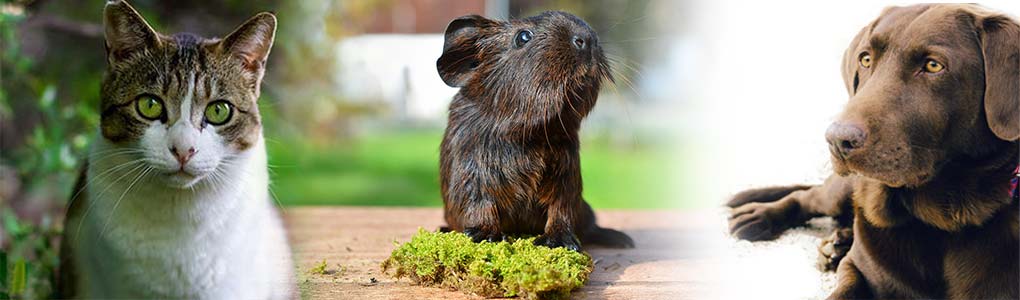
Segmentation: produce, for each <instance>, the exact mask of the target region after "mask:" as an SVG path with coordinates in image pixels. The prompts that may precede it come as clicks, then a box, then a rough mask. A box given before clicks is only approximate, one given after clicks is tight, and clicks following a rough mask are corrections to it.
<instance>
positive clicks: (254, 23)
mask: <svg viewBox="0 0 1020 300" xmlns="http://www.w3.org/2000/svg"><path fill="white" fill-rule="evenodd" d="M275 36H276V16H274V15H273V14H272V13H268V12H263V13H259V14H257V15H255V16H254V17H251V19H248V21H245V22H244V24H241V26H240V27H237V29H235V30H234V32H232V33H230V35H227V37H225V38H223V41H221V42H220V47H221V48H220V49H222V51H227V52H228V53H230V54H231V55H234V56H236V57H238V58H240V59H241V61H243V62H244V67H245V69H248V70H250V71H253V72H258V71H261V70H263V68H264V67H265V63H266V58H268V57H269V49H270V48H272V47H273V38H274V37H275Z"/></svg>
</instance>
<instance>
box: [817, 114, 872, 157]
mask: <svg viewBox="0 0 1020 300" xmlns="http://www.w3.org/2000/svg"><path fill="white" fill-rule="evenodd" d="M867 139H868V133H867V132H866V131H864V129H863V128H861V126H858V125H856V124H851V123H843V122H835V123H832V125H829V129H827V130H825V140H827V141H828V142H829V147H830V149H833V150H835V151H839V154H840V155H841V156H846V155H847V154H850V152H853V151H854V150H856V149H860V148H861V146H864V141H866V140H867Z"/></svg>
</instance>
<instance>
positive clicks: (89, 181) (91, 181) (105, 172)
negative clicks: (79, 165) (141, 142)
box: [68, 159, 144, 206]
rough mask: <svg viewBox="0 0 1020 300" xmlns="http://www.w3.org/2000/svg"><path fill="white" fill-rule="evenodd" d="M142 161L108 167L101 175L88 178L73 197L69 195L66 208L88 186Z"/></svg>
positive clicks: (137, 160)
mask: <svg viewBox="0 0 1020 300" xmlns="http://www.w3.org/2000/svg"><path fill="white" fill-rule="evenodd" d="M143 160H144V159H136V160H132V161H128V162H125V163H122V164H119V165H116V166H113V167H110V168H109V169H107V170H106V171H103V172H102V173H99V175H96V176H95V177H91V178H89V179H88V180H87V181H85V184H83V185H82V186H81V188H80V189H78V190H77V191H75V192H74V194H73V195H71V198H69V199H70V201H71V202H70V203H68V206H70V205H71V204H73V203H74V200H75V199H77V198H78V195H81V193H82V192H84V191H85V190H86V189H87V188H88V187H89V185H91V184H93V183H95V181H96V180H99V179H100V178H103V177H106V176H111V175H109V174H110V173H111V172H115V171H117V170H119V169H123V168H126V167H127V166H130V165H132V164H135V163H140V162H142V161H143ZM86 177H87V176H86Z"/></svg>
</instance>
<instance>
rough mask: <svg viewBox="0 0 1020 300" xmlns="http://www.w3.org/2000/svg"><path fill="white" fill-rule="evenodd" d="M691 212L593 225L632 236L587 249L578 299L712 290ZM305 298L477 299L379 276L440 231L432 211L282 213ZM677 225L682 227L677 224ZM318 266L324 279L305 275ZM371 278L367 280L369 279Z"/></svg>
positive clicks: (636, 214) (611, 217)
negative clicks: (616, 245)
mask: <svg viewBox="0 0 1020 300" xmlns="http://www.w3.org/2000/svg"><path fill="white" fill-rule="evenodd" d="M714 215H715V214H706V213H698V212H681V211H607V212H599V213H598V218H599V223H600V224H602V225H603V226H606V227H611V228H616V229H620V230H623V231H624V232H626V233H628V234H630V235H631V237H633V238H634V240H635V242H636V244H637V247H636V248H634V249H589V253H590V254H591V255H592V257H593V258H594V259H595V262H596V265H595V271H594V272H593V273H592V275H591V280H590V281H589V283H588V284H587V285H586V286H585V287H584V288H582V289H581V290H580V291H576V292H575V297H574V298H578V299H676V298H686V297H684V296H685V295H687V296H691V297H694V296H698V297H696V298H704V297H705V295H706V293H709V292H711V291H713V288H712V286H711V285H710V282H714V281H713V280H712V279H713V278H715V277H713V275H711V274H712V272H713V268H712V264H710V263H709V261H710V260H709V259H706V258H707V257H710V253H707V252H709V250H707V249H710V248H709V247H699V246H698V244H699V242H700V241H702V240H704V239H703V237H704V235H705V232H711V231H712V230H705V229H706V225H705V224H711V222H710V221H709V220H707V219H706V218H705V217H704V216H714ZM284 217H285V222H286V224H287V228H288V230H289V234H290V241H291V245H292V248H293V249H292V250H293V251H294V253H295V260H296V263H297V265H298V268H299V271H298V273H299V275H298V277H299V285H300V287H301V290H302V295H303V296H304V297H305V298H320V299H480V297H476V296H471V295H467V294H464V293H461V292H457V291H448V290H444V289H438V288H426V287H420V286H415V285H412V284H411V283H410V282H409V280H407V279H404V280H400V281H396V280H394V279H392V278H390V277H389V276H386V275H384V274H382V272H381V269H380V267H379V264H380V262H382V261H383V260H384V259H386V258H387V257H388V256H389V253H390V251H392V250H393V249H394V247H395V246H394V242H395V241H400V242H403V241H407V240H409V239H410V237H411V235H413V234H414V233H415V232H416V231H417V228H418V227H423V228H426V229H430V230H431V229H436V228H438V227H439V226H441V225H443V219H442V211H441V210H440V209H438V208H381V207H289V208H286V210H285V211H284ZM681 220H683V221H681ZM322 260H326V262H327V264H328V267H327V271H329V272H330V274H327V275H314V274H310V273H309V272H308V271H309V270H310V269H311V268H312V267H313V266H315V265H316V264H318V263H319V262H321V261H322ZM373 278H374V279H375V281H374V282H373V280H372V279H373Z"/></svg>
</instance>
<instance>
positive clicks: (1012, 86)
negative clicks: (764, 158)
mask: <svg viewBox="0 0 1020 300" xmlns="http://www.w3.org/2000/svg"><path fill="white" fill-rule="evenodd" d="M1018 37H1020V25H1018V23H1017V21H1016V20H1014V19H1011V18H1009V17H1007V16H1005V15H1002V14H998V13H993V12H989V11H986V10H984V9H982V8H980V7H978V6H975V5H955V4H936V5H928V4H925V5H914V6H908V7H893V8H889V9H886V10H885V11H884V12H883V13H882V14H881V16H880V17H879V18H878V19H877V20H875V21H874V22H872V23H871V24H870V25H868V26H867V27H865V28H864V29H862V30H861V32H860V33H859V34H858V35H857V37H856V38H855V39H854V41H853V42H852V43H851V44H850V47H849V49H847V52H846V55H845V58H844V65H843V78H844V81H845V83H846V87H847V91H848V92H849V94H850V101H849V103H848V104H847V106H846V108H845V110H844V112H843V114H842V115H841V116H840V117H839V118H838V120H837V121H836V122H837V123H838V122H847V123H853V124H860V125H859V126H860V127H861V128H862V129H863V131H864V132H865V133H866V136H867V138H866V139H865V140H864V141H863V142H862V143H861V145H859V147H858V148H855V149H853V151H839V149H836V148H838V146H835V145H834V146H833V151H832V152H833V155H832V160H833V165H834V169H835V171H836V173H837V174H836V175H833V176H832V177H830V178H829V179H828V180H827V181H826V182H825V183H824V184H823V185H820V186H815V187H811V188H807V189H802V188H803V187H796V188H789V189H788V190H790V191H791V193H789V194H788V195H787V196H786V197H783V198H780V199H778V200H775V201H770V200H773V199H776V198H777V197H776V195H771V197H768V198H760V197H759V198H754V197H747V195H753V194H754V192H751V193H744V194H742V197H738V198H735V199H733V200H732V201H731V203H729V204H730V205H731V206H732V207H735V209H734V211H733V217H732V218H731V220H730V228H731V231H732V232H733V234H734V235H736V236H738V237H740V238H744V239H751V240H760V239H770V238H774V237H776V236H778V234H779V233H781V232H782V231H783V230H785V229H786V228H789V227H791V226H796V225H799V224H802V223H803V221H804V220H806V219H808V218H811V217H815V216H821V215H828V216H844V219H845V220H849V219H850V218H847V217H848V216H850V215H851V214H852V216H853V218H852V220H853V221H852V226H853V236H852V237H845V236H838V235H837V236H836V241H832V242H834V243H836V244H837V245H838V244H839V243H840V241H838V240H839V239H852V240H853V243H852V245H851V244H849V243H845V242H844V243H843V244H845V245H848V246H849V251H848V252H846V253H845V254H846V257H845V258H843V259H842V260H840V256H841V254H842V253H839V251H835V252H831V251H830V252H829V253H824V252H823V254H824V255H829V256H831V257H829V259H830V261H829V262H830V263H831V264H836V263H838V269H837V274H838V277H839V282H838V285H837V288H836V291H835V292H833V294H832V295H831V296H830V298H835V299H859V298H899V299H903V298H949V299H993V298H994V299H999V298H1018V297H1020V263H1018V259H1020V257H1018V254H1020V203H1017V202H1015V201H1011V199H1010V198H1009V197H1008V193H1007V191H1008V187H1009V180H1010V179H1011V177H1012V176H1013V170H1014V169H1015V168H1016V167H1017V163H1018V158H1020V143H1018V138H1020V71H1018V69H1020V46H1018V42H1020V38H1018ZM864 54H867V55H870V56H871V57H872V62H871V64H870V66H867V67H866V66H863V65H862V64H861V63H860V62H859V61H860V60H859V59H860V58H861V57H862V55H864ZM929 59H933V60H935V61H938V62H939V63H941V64H942V65H943V66H944V68H943V69H942V70H941V71H938V72H926V71H925V68H924V64H925V63H927V61H928V60H929ZM770 189H771V190H782V188H770ZM847 223H848V224H846V225H849V222H847Z"/></svg>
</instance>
